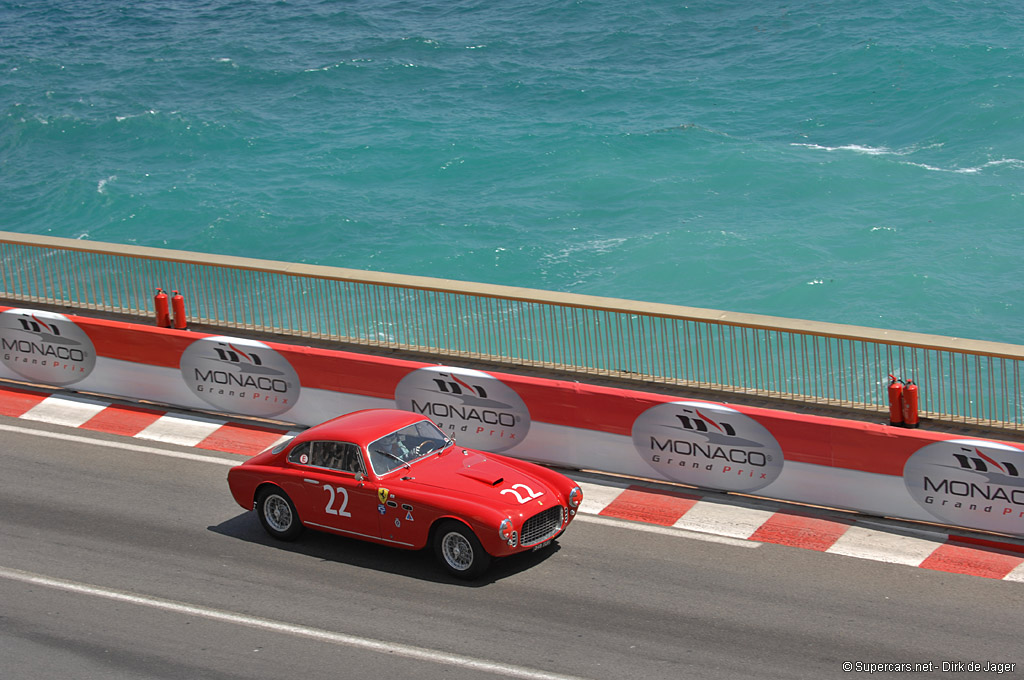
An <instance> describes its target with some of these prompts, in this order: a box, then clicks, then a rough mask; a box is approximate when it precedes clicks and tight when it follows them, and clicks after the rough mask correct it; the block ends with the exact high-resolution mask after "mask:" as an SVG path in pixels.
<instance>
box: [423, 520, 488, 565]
mask: <svg viewBox="0 0 1024 680" xmlns="http://www.w3.org/2000/svg"><path fill="white" fill-rule="evenodd" d="M434 554H435V555H437V559H438V561H440V562H441V564H442V565H443V566H444V568H445V569H447V570H448V571H449V572H450V573H451V574H452V575H454V576H456V577H458V578H462V579H474V578H476V577H478V576H480V575H481V574H482V573H484V571H486V570H487V567H489V566H490V564H491V556H490V555H488V554H487V551H486V550H484V547H483V546H482V545H481V544H480V539H478V538H477V537H476V534H474V533H473V531H472V529H470V528H469V527H467V526H466V525H465V524H463V523H462V522H456V521H454V520H446V521H445V522H443V523H442V524H441V525H440V526H438V527H437V532H436V533H435V534H434Z"/></svg>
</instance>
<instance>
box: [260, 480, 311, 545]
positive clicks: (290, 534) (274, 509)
mask: <svg viewBox="0 0 1024 680" xmlns="http://www.w3.org/2000/svg"><path fill="white" fill-rule="evenodd" d="M256 514H257V515H259V518H260V524H262V525H263V528H264V529H266V530H267V533H268V534H270V535H271V536H273V537H274V538H276V539H278V540H280V541H294V540H295V539H296V538H298V537H299V534H301V533H302V522H300V521H299V513H298V512H296V511H295V504H294V503H292V499H290V498H288V494H286V493H285V492H284V491H281V490H280V489H278V488H277V487H267V488H265V489H263V490H261V491H260V493H259V496H258V497H257V498H256Z"/></svg>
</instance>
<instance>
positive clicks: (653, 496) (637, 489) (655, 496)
mask: <svg viewBox="0 0 1024 680" xmlns="http://www.w3.org/2000/svg"><path fill="white" fill-rule="evenodd" d="M699 500H700V496H691V495H688V494H683V493H674V492H671V491H660V490H657V489H647V488H645V487H641V486H631V487H629V488H628V489H626V490H624V491H623V492H622V493H621V494H619V496H618V497H617V498H616V499H615V500H614V501H612V502H611V503H609V504H608V506H606V507H605V508H604V510H602V511H601V513H600V514H601V515H604V516H605V517H616V518H618V519H628V520H633V521H637V522H646V523H648V524H661V525H663V526H672V525H673V524H675V523H676V522H678V521H679V518H680V517H682V516H683V515H685V514H686V513H687V512H688V511H689V510H690V508H692V507H693V506H694V505H695V504H696V503H697V501H699Z"/></svg>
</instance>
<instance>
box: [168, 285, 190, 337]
mask: <svg viewBox="0 0 1024 680" xmlns="http://www.w3.org/2000/svg"><path fill="white" fill-rule="evenodd" d="M171 308H172V309H174V327H175V328H177V329H178V330H182V331H183V330H185V329H186V328H187V327H188V319H186V318H185V298H184V296H183V295H182V294H181V293H179V292H178V291H174V296H173V297H172V298H171Z"/></svg>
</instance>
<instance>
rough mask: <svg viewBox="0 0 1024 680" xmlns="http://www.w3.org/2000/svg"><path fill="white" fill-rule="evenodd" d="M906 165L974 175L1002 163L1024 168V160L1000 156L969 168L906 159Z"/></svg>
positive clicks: (934, 170) (935, 170) (933, 170)
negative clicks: (949, 166)
mask: <svg viewBox="0 0 1024 680" xmlns="http://www.w3.org/2000/svg"><path fill="white" fill-rule="evenodd" d="M905 164H906V165H913V166H914V167H918V168H924V169H925V170H930V171H932V172H951V173H954V174H957V175H974V174H977V173H979V172H983V171H984V170H986V169H988V168H994V167H999V166H1001V165H1009V166H1011V167H1014V168H1024V160H1020V159H1019V158H1000V159H999V160H997V161H988V162H987V163H982V164H981V165H975V166H972V167H967V168H940V167H938V166H935V165H929V164H927V163H913V162H911V161H905Z"/></svg>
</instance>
